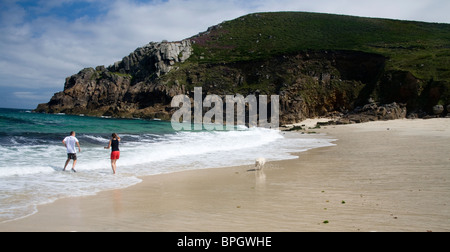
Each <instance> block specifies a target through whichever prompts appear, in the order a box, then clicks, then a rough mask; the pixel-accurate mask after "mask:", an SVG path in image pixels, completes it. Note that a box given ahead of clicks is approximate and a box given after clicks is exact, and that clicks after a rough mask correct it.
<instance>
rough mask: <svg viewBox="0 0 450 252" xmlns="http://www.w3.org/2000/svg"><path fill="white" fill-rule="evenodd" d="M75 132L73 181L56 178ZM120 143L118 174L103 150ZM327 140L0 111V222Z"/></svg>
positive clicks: (284, 155) (64, 175)
mask: <svg viewBox="0 0 450 252" xmlns="http://www.w3.org/2000/svg"><path fill="white" fill-rule="evenodd" d="M70 131H75V132H77V135H76V136H77V138H78V140H79V141H80V145H81V148H82V152H81V153H77V155H78V163H77V167H76V169H77V171H78V172H77V173H72V172H70V168H71V165H70V166H69V169H68V171H66V172H63V171H62V168H63V166H64V163H65V161H66V158H67V154H66V150H65V147H64V146H63V144H62V140H63V139H64V138H65V137H66V136H67V135H69V132H70ZM113 132H115V133H118V134H119V136H120V137H121V138H122V142H121V145H120V149H121V158H120V160H119V161H118V174H117V175H113V174H112V170H111V165H110V160H109V154H110V150H105V149H104V147H105V146H107V144H108V142H109V139H110V136H111V134H112V133H113ZM331 142H332V140H327V139H314V138H311V137H307V138H302V137H295V138H286V137H285V135H284V134H283V133H282V132H280V131H276V130H269V129H261V128H252V129H240V130H235V131H196V132H194V131H185V132H176V131H174V130H173V129H172V127H171V124H170V122H165V121H148V120H131V119H111V118H95V117H85V116H72V115H51V114H37V113H32V112H31V111H27V110H13V109H0V191H1V192H2V193H1V194H0V222H4V221H9V220H13V219H17V218H21V217H24V216H27V215H30V214H33V213H35V212H36V206H37V205H40V204H44V203H49V202H53V201H54V200H57V199H60V198H65V197H76V196H83V195H92V194H95V193H97V192H100V191H104V190H110V189H115V188H124V187H128V186H131V185H134V184H137V183H139V182H141V179H140V178H141V177H142V176H149V175H155V174H162V173H171V172H178V171H184V170H192V169H204V168H217V167H230V166H237V165H251V164H253V163H254V160H255V159H256V158H258V157H265V158H267V159H268V160H283V159H292V158H296V156H293V155H291V153H293V152H301V151H305V150H308V149H311V148H317V147H323V146H330V145H332V144H331Z"/></svg>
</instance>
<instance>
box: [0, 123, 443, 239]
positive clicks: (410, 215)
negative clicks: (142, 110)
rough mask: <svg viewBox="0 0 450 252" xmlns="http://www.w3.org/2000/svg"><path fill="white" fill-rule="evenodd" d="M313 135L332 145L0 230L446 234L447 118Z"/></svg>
mask: <svg viewBox="0 0 450 252" xmlns="http://www.w3.org/2000/svg"><path fill="white" fill-rule="evenodd" d="M311 131H312V130H311ZM313 131H315V132H317V133H321V134H324V135H322V136H321V137H327V138H333V139H338V141H336V142H335V144H337V145H336V146H334V147H327V148H320V149H314V150H310V151H307V152H303V153H298V156H299V158H298V159H294V160H287V161H278V162H269V163H267V164H266V166H265V168H264V170H263V171H262V172H258V171H255V170H254V169H253V168H254V167H253V166H241V167H230V168H221V169H205V170H196V171H187V172H179V173H173V174H163V175H156V176H150V177H145V178H142V179H143V182H142V183H140V184H138V185H135V186H132V187H129V188H126V189H121V190H112V191H107V192H102V193H99V194H98V195H95V196H89V197H79V198H68V199H62V200H58V201H56V202H54V203H51V204H47V205H43V206H39V207H38V213H37V214H34V215H32V216H29V217H27V218H23V219H20V220H16V221H12V222H7V223H3V224H0V231H418V232H426V231H434V232H436V231H450V119H432V120H396V121H387V122H373V123H365V124H358V125H345V126H328V127H322V129H314V130H313ZM298 136H300V137H301V135H300V133H299V134H298Z"/></svg>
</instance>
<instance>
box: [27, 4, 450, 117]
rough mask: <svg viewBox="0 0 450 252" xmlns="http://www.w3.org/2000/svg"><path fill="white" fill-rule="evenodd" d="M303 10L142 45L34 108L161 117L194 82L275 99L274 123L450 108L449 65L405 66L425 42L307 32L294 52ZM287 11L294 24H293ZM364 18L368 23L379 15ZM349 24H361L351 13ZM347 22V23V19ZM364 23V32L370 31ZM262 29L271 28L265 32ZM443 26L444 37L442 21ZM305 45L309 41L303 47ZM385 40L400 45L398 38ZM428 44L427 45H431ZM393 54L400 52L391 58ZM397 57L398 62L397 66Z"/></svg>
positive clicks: (211, 90) (74, 79)
mask: <svg viewBox="0 0 450 252" xmlns="http://www.w3.org/2000/svg"><path fill="white" fill-rule="evenodd" d="M266 15H267V16H266ZM305 15H306V16H308V15H310V14H304V13H296V14H295V15H294V14H292V13H289V14H284V13H278V14H255V15H250V16H246V17H243V18H240V19H238V20H235V21H230V22H226V23H223V24H221V25H218V26H214V27H212V28H210V29H208V31H207V32H205V33H201V34H199V35H197V36H194V37H192V38H189V39H186V40H183V41H180V42H162V43H150V44H148V45H146V46H144V47H142V48H138V49H136V50H135V51H134V52H133V53H131V54H130V55H129V56H127V57H125V58H123V60H122V61H120V62H116V63H114V64H113V65H111V66H109V67H107V68H106V67H104V66H99V67H96V68H95V69H94V68H87V69H83V70H81V71H80V72H79V73H78V74H76V75H73V76H71V77H69V78H67V79H66V82H65V85H64V91H62V92H59V93H57V94H55V95H54V96H53V98H52V99H51V100H50V102H49V103H47V104H40V105H39V106H38V108H37V109H36V111H37V112H47V113H67V114H85V115H93V116H114V117H126V118H135V117H138V118H159V119H163V120H169V119H170V117H171V115H172V114H173V113H174V111H175V110H176V109H173V108H171V107H170V102H171V100H172V97H174V96H175V95H178V94H187V95H190V97H193V94H192V92H193V90H194V87H196V86H201V87H203V93H204V95H205V96H206V95H207V94H217V95H221V96H225V95H230V94H238V93H239V94H242V95H244V96H246V95H248V94H255V95H256V96H258V95H272V94H276V95H279V96H280V110H281V118H280V122H281V123H282V124H285V123H293V122H298V121H300V120H303V119H305V118H309V117H316V116H326V115H330V114H331V115H333V114H339V115H341V116H343V115H347V118H349V121H355V122H360V121H367V120H384V119H396V118H402V117H405V116H406V115H407V111H408V113H409V114H411V116H416V117H417V116H427V115H428V116H444V115H445V114H446V113H447V112H449V113H450V111H446V110H448V107H447V105H449V104H450V84H449V83H450V82H449V79H450V77H448V76H447V75H448V74H447V73H450V66H449V65H445V64H444V65H442V64H441V65H440V66H439V67H440V68H439V70H435V72H434V75H432V78H428V74H429V73H428V72H426V74H427V75H425V74H422V72H421V68H425V67H426V66H421V65H418V66H414V64H413V63H408V62H407V63H408V64H409V65H413V66H412V67H411V66H409V65H408V64H406V63H405V61H408V60H410V61H411V62H412V61H413V59H409V57H411V56H410V54H412V53H416V51H419V52H420V55H422V54H423V53H424V50H425V49H427V48H428V47H425V45H422V47H423V48H425V49H420V48H419V49H417V48H412V49H411V48H409V49H408V48H406V47H405V48H403V47H401V48H400V49H399V48H392V46H391V44H387V42H386V40H387V39H388V37H384V38H382V40H383V42H384V45H383V46H382V48H381V49H380V46H378V45H379V41H376V40H374V39H369V42H367V41H365V42H364V45H377V46H372V47H370V48H371V49H367V48H364V47H363V46H362V45H358V46H353V45H352V46H349V45H346V46H343V45H334V44H333V43H332V42H333V41H336V39H334V38H333V36H331V35H332V34H328V35H329V36H330V38H324V37H323V36H320V37H321V38H322V39H328V40H330V41H329V44H326V45H323V46H322V48H320V47H317V45H316V44H315V42H314V41H319V38H316V40H314V38H313V36H311V37H310V38H309V39H312V41H309V42H307V41H306V42H305V41H300V42H298V44H296V45H295V46H297V47H298V48H296V49H295V48H293V46H294V45H292V43H291V42H292V41H291V40H289V39H292V38H291V37H292V34H289V32H290V31H289V30H288V28H289V27H290V25H291V26H292V27H294V28H291V29H299V27H304V25H305V24H304V23H301V22H300V19H302V20H303V19H304V18H305ZM262 17H264V18H262ZM293 17H295V18H298V20H297V19H295V20H292V18H293ZM308 17H309V16H308ZM255 18H256V19H255ZM275 18H284V22H283V24H284V26H282V27H277V26H279V24H277V23H276V21H274V20H275ZM313 18H316V19H318V20H321V21H324V22H325V21H327V19H330V18H334V19H335V22H337V21H336V20H340V18H341V16H334V15H319V16H313ZM250 19H255V20H250ZM249 20H250V21H251V22H250V23H249ZM314 20H315V19H314ZM314 20H313V21H314ZM365 20H366V19H364V20H363V21H365ZM368 20H369V21H370V24H371V23H373V22H375V21H377V20H376V19H368ZM350 21H352V22H353V23H355V24H359V23H361V22H362V20H361V19H359V18H353V17H352V18H351V19H350ZM350 21H348V20H347V19H346V22H347V23H346V24H347V25H348V22H350ZM271 22H272V25H271ZM277 22H278V21H277ZM302 22H306V21H304V20H303V21H302ZM308 22H310V23H311V22H312V21H311V20H310V21H308ZM341 22H343V21H341ZM352 22H350V23H352ZM353 23H352V24H353ZM257 24H260V25H261V26H257ZM263 24H264V25H263ZM368 25H369V23H367V25H365V26H364V29H369V28H370V27H368ZM408 25H410V24H408ZM249 26H252V27H253V28H252V30H251V31H246V32H245V33H243V34H241V33H238V32H241V30H243V29H244V28H245V29H249ZM255 26H256V28H255ZM267 27H269V28H270V30H265V29H268V28H267ZM286 27H288V28H286ZM433 27H434V26H433ZM443 27H444V30H445V31H446V32H447V30H448V31H449V32H448V34H450V29H449V27H450V25H449V26H443ZM321 29H325V28H320V27H315V28H314V29H313V30H314V31H315V32H316V33H317V32H320V31H321ZM355 29H361V28H355ZM427 29H428V28H427ZM429 29H431V28H429ZM279 30H283V32H282V33H280V31H279ZM322 32H324V31H322ZM349 32H354V31H349ZM285 33H286V34H285ZM330 33H331V32H330ZM349 34H350V33H349ZM352 34H353V33H352ZM389 34H390V33H389ZM445 34H446V35H445V36H447V35H448V34H447V33H445ZM283 36H284V37H283ZM336 36H338V35H336ZM341 36H343V37H344V36H346V34H342V32H341V33H340V34H339V39H342V38H341ZM348 36H350V35H348ZM380 36H381V35H380ZM404 36H406V35H404ZM281 37H282V38H281ZM449 37H450V36H449ZM400 40H401V41H403V39H400ZM400 40H399V41H400ZM243 41H245V42H246V43H242V42H243ZM283 41H284V42H283ZM433 41H434V40H433ZM319 42H320V43H323V41H321V40H320V41H319ZM249 43H250V44H249ZM305 43H309V44H310V45H306V47H305ZM342 43H344V42H342ZM391 43H394V44H395V46H396V47H399V46H400V45H399V42H397V41H394V42H391ZM405 43H406V42H405ZM408 43H409V42H408ZM421 43H422V44H424V43H423V42H421ZM436 46H437V45H435V44H433V48H435V47H436ZM448 46H449V47H448V48H450V44H449V45H448ZM448 48H447V49H446V48H444V47H442V46H441V45H439V48H438V49H433V50H438V51H439V52H440V53H441V54H440V56H439V57H441V58H439V57H438V56H435V59H434V60H435V61H443V62H448V58H449V57H450V53H449V51H450V50H449V49H448ZM427 50H428V49H427ZM387 51H388V52H387ZM394 51H395V52H397V53H398V52H400V53H404V55H405V56H404V57H403V58H398V57H399V56H398V55H397V54H396V55H395V56H393V54H392V53H393V52H394ZM405 51H406V52H405ZM442 55H443V56H442ZM446 55H449V56H446ZM422 56H423V55H422ZM414 59H415V58H414ZM400 60H401V62H402V64H403V65H405V66H403V65H402V66H401V67H399V66H398V65H397V63H396V62H397V61H399V62H400ZM424 62H426V61H424ZM422 65H423V64H422ZM418 75H422V76H425V77H422V78H421V77H417V76H418ZM383 104H389V105H383ZM436 106H441V107H442V108H443V110H442V111H441V110H440V109H436ZM439 108H440V107H439ZM355 114H357V115H360V116H359V117H355ZM361 116H362V117H361Z"/></svg>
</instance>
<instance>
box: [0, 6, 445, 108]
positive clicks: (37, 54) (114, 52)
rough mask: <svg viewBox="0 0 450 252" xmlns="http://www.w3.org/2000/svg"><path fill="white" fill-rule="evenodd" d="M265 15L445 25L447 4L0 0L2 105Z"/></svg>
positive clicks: (39, 99)
mask: <svg viewBox="0 0 450 252" xmlns="http://www.w3.org/2000/svg"><path fill="white" fill-rule="evenodd" d="M265 11H309V12H321V13H335V14H348V15H356V16H366V17H382V18H393V19H403V20H417V21H426V22H440V23H450V15H449V14H448V13H450V1H448V0H395V1H393V0H377V1H372V0H370V1H367V0H314V1H311V0H246V1H240V0H34V1H32V0H0V34H1V36H0V107H9V108H29V109H32V108H35V107H36V106H37V105H38V104H39V103H46V102H48V101H49V100H50V98H51V97H52V95H53V94H54V93H56V92H59V91H62V90H63V87H64V82H65V79H66V77H69V76H71V75H73V74H76V73H78V72H79V71H80V70H81V69H83V68H85V67H95V66H98V65H105V66H109V65H111V64H113V63H114V62H116V61H119V60H121V59H122V58H123V57H124V56H127V55H128V54H130V53H131V52H132V51H134V50H135V49H136V48H138V47H141V46H144V45H145V44H147V43H149V42H151V41H162V40H164V39H165V40H169V41H175V40H181V39H184V38H188V37H191V36H193V35H195V34H197V33H199V32H202V31H205V30H206V29H207V28H208V27H209V26H212V25H215V24H218V23H220V22H222V21H225V20H231V19H234V18H237V17H240V16H243V15H246V14H248V13H253V12H265Z"/></svg>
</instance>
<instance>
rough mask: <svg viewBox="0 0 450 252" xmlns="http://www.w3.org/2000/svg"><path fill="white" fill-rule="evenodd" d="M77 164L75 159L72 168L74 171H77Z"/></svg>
mask: <svg viewBox="0 0 450 252" xmlns="http://www.w3.org/2000/svg"><path fill="white" fill-rule="evenodd" d="M75 165H77V160H74V161H73V166H72V170H73V171H74V172H76V170H75Z"/></svg>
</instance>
